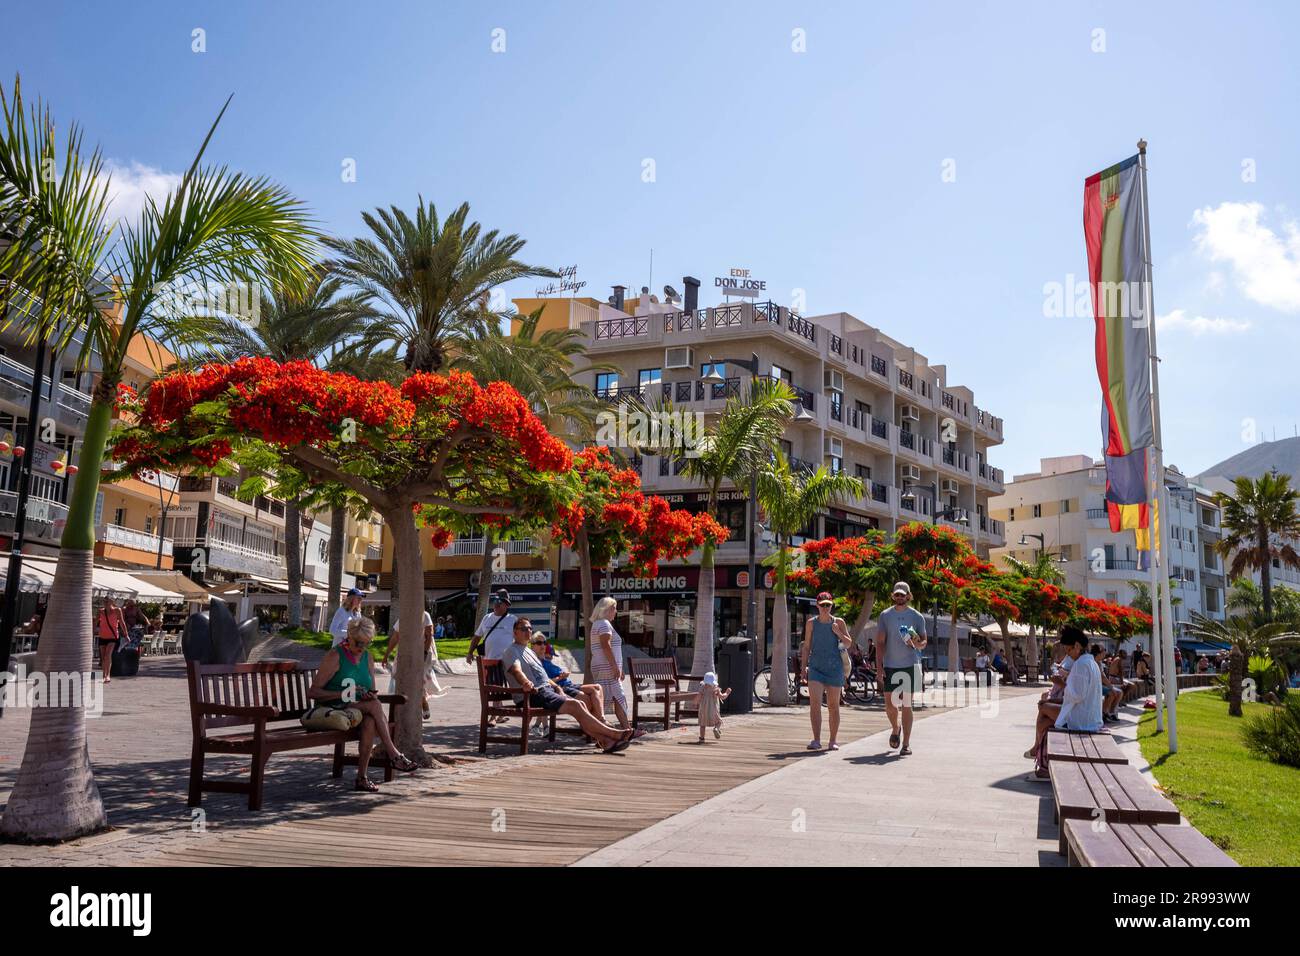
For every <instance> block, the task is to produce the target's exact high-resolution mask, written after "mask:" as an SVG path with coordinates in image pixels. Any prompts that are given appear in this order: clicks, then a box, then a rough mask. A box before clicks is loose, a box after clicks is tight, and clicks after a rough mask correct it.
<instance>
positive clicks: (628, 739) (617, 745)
mask: <svg viewBox="0 0 1300 956" xmlns="http://www.w3.org/2000/svg"><path fill="white" fill-rule="evenodd" d="M631 743H632V731H630V730H625V731H623V735H622V736H621V737H619V738H618V740H616V741H614V743H612V744H610V745H609V746H608V747H602V748H601V750H602V751H603V752H604V753H607V754H616V753H618V752H619V751H620V750H627V748H628V746H629V745H630V744H631Z"/></svg>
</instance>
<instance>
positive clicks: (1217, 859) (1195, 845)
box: [1064, 820, 1240, 867]
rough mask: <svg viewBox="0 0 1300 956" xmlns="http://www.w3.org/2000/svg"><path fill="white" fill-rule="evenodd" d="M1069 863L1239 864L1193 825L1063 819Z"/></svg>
mask: <svg viewBox="0 0 1300 956" xmlns="http://www.w3.org/2000/svg"><path fill="white" fill-rule="evenodd" d="M1064 830H1065V842H1066V848H1067V851H1068V852H1067V854H1066V856H1067V859H1068V860H1069V863H1070V866H1148V867H1160V866H1168V867H1185V866H1239V865H1240V864H1238V863H1237V861H1236V860H1234V859H1233V858H1232V857H1230V856H1228V854H1226V853H1224V852H1223V851H1222V850H1220V849H1219V848H1218V847H1217V846H1215V845H1214V843H1213V842H1212V841H1211V840H1210V839H1209V838H1208V837H1206V836H1205V834H1203V833H1201V832H1200V831H1199V830H1197V829H1196V828H1195V827H1184V826H1166V825H1163V824H1161V825H1159V826H1146V825H1143V824H1134V823H1110V824H1106V825H1105V826H1094V824H1093V821H1091V820H1066V821H1065V826H1064Z"/></svg>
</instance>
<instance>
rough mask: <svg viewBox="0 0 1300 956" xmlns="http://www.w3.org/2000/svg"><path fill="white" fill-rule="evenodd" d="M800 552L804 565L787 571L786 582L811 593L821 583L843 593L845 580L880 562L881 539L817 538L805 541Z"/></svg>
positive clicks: (878, 536) (819, 586)
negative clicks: (846, 577)
mask: <svg viewBox="0 0 1300 956" xmlns="http://www.w3.org/2000/svg"><path fill="white" fill-rule="evenodd" d="M801 550H802V551H803V553H804V557H805V559H806V560H807V564H806V566H804V567H802V568H797V569H795V570H792V571H790V572H789V573H788V574H787V575H786V576H787V578H788V579H789V580H790V581H792V582H793V583H795V584H798V585H802V586H805V587H807V588H809V589H811V590H817V589H820V588H821V587H822V586H823V581H825V582H826V585H825V586H826V587H830V588H831V589H832V590H836V591H846V590H849V589H850V588H849V586H848V582H847V581H845V580H843V578H844V577H845V576H847V575H851V574H852V573H853V572H854V571H855V570H856V569H859V568H865V567H867V566H869V565H871V564H874V563H875V562H877V561H879V560H880V558H881V554H882V545H881V536H880V535H869V536H862V537H855V538H821V539H818V540H816V541H805V542H804V543H803V546H802V549H801Z"/></svg>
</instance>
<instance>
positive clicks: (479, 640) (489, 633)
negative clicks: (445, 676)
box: [465, 588, 518, 664]
mask: <svg viewBox="0 0 1300 956" xmlns="http://www.w3.org/2000/svg"><path fill="white" fill-rule="evenodd" d="M516 620H518V617H517V616H516V615H514V614H511V613H510V592H509V591H507V590H506V589H505V588H502V589H501V590H499V591H497V593H496V599H495V602H494V603H493V605H492V610H491V611H489V612H488V613H487V615H486V616H485V617H484V618H483V620H482V621H480V622H479V626H478V628H477V630H475V631H474V637H473V638H472V639H471V640H470V642H469V653H468V654H467V655H465V662H466V663H467V664H472V663H474V654H475V653H476V652H478V653H481V654H482V655H483V657H484V658H485V659H487V660H490V661H499V660H501V658H502V656H503V655H504V654H505V652H506V651H507V650H508V649H509V648H510V645H511V644H513V643H514V642H515V634H514V630H515V621H516ZM480 649H481V650H480Z"/></svg>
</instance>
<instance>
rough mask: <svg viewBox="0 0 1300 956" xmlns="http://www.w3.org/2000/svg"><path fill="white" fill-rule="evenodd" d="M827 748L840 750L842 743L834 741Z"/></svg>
mask: <svg viewBox="0 0 1300 956" xmlns="http://www.w3.org/2000/svg"><path fill="white" fill-rule="evenodd" d="M826 749H827V750H839V749H840V745H839V744H837V743H832V744H831V745H830V746H829V747H827V748H826Z"/></svg>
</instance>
